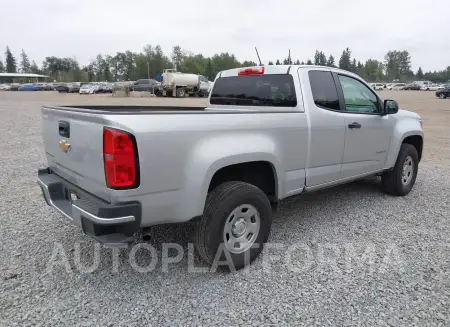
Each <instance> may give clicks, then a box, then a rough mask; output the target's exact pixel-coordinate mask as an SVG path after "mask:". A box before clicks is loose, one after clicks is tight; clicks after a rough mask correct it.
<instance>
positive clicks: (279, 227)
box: [0, 93, 450, 326]
mask: <svg viewBox="0 0 450 327" xmlns="http://www.w3.org/2000/svg"><path fill="white" fill-rule="evenodd" d="M428 94H429V93H428ZM36 97H37V98H33V96H31V95H26V96H19V95H17V94H15V95H6V93H0V133H1V134H0V135H1V142H0V154H1V155H0V162H1V165H0V172H1V173H2V176H4V177H3V179H1V180H0V190H1V193H0V194H1V195H0V198H1V209H2V210H1V212H0V240H1V242H0V325H1V326H38V325H40V326H54V325H57V326H73V325H80V326H92V325H98V326H142V325H151V326H187V325H195V326H198V325H220V326H228V325H234V326H236V325H245V326H248V325H254V326H271V325H319V326H350V325H352V326H400V325H402V326H449V325H450V279H449V271H450V242H449V240H450V221H449V212H450V200H449V193H450V191H449V190H450V168H449V166H448V161H447V160H446V158H449V146H448V144H447V143H445V142H444V141H442V139H441V140H440V141H439V142H440V143H439V144H438V145H439V147H438V145H436V144H434V143H433V144H429V147H428V149H430V148H431V149H439V151H434V150H433V152H430V150H428V151H429V157H431V158H433V161H431V160H428V159H426V158H425V160H424V162H422V164H421V166H420V172H419V176H418V179H417V184H416V186H415V187H414V189H413V191H412V192H411V193H410V194H409V195H408V196H406V197H404V198H394V197H390V196H387V195H385V194H383V193H382V192H381V191H380V188H379V186H380V185H379V184H380V182H379V180H377V179H375V178H372V179H367V180H364V181H359V182H356V183H352V184H349V185H345V186H341V187H336V188H333V189H330V190H326V191H322V192H319V193H316V194H310V195H305V196H299V197H296V198H292V199H289V200H286V201H284V202H283V204H282V206H281V208H280V210H279V212H278V213H277V215H276V217H275V220H274V224H273V228H272V234H271V237H270V241H271V242H272V244H271V246H270V247H269V248H266V249H265V251H264V253H263V256H261V257H260V258H258V260H257V261H256V262H255V263H254V264H253V265H252V266H251V268H250V269H249V270H248V271H241V272H238V273H231V274H225V273H222V272H215V273H200V272H189V271H188V256H187V252H188V247H189V246H188V244H189V243H190V242H191V241H192V239H191V232H192V226H191V225H189V224H188V225H183V226H181V225H171V226H159V227H157V228H155V229H154V230H153V231H152V236H153V237H152V240H151V241H150V243H146V244H147V245H148V246H152V247H154V248H155V249H156V251H157V257H158V258H161V256H162V254H161V252H162V245H161V244H162V243H163V242H178V243H180V244H182V246H183V249H184V252H185V255H184V257H183V259H182V260H181V261H180V262H178V263H174V264H170V265H169V267H168V272H165V271H164V269H163V267H162V266H161V264H160V260H159V262H158V263H157V264H156V266H155V269H153V270H152V271H149V272H138V271H137V270H136V269H133V266H132V265H131V264H130V262H129V258H130V257H132V258H133V257H134V256H133V252H132V251H131V250H130V249H114V250H113V249H111V248H103V247H100V248H99V251H97V253H99V256H98V262H99V265H98V268H96V269H93V271H92V272H87V271H86V270H87V269H86V267H89V266H90V265H92V263H93V262H95V256H94V253H95V242H93V241H92V240H91V239H90V238H88V237H87V236H84V235H82V233H81V232H80V230H78V229H77V228H76V227H74V226H72V225H71V224H70V223H68V222H66V221H64V220H63V218H62V217H60V215H59V214H57V213H56V212H54V211H53V210H52V209H51V208H49V207H48V206H46V205H45V203H44V201H43V199H42V198H41V195H40V190H39V188H38V187H37V185H36V183H35V180H36V171H37V169H38V168H40V167H44V166H45V160H44V154H43V148H42V141H41V137H40V117H39V115H40V112H39V104H41V103H43V102H58V103H63V102H65V101H69V102H70V101H73V99H75V98H74V97H73V98H69V97H66V98H64V99H63V98H57V99H55V98H51V96H48V95H45V96H43V95H39V96H38V95H36ZM39 97H41V98H39ZM47 97H48V98H47ZM71 99H72V100H71ZM91 99H93V98H89V100H83V101H92V100H91ZM77 101H81V100H77ZM102 101H103V100H102ZM105 101H106V100H105ZM115 101H116V100H115ZM139 101H141V100H139ZM442 103H444V102H442ZM445 105H446V106H447V107H450V100H449V101H448V104H447V103H445ZM419 109H420V108H419ZM421 114H422V113H421ZM446 119H448V111H444V109H442V117H440V116H438V115H435V114H433V115H430V116H427V117H426V119H425V118H424V120H425V121H427V120H428V121H429V122H430V126H432V125H433V124H434V125H436V126H437V127H436V129H435V130H431V129H430V131H429V132H430V134H431V137H430V138H429V139H431V140H433V139H434V138H435V136H433V135H434V134H433V133H434V131H435V132H436V133H440V131H441V129H442V128H443V126H442V124H445V123H446ZM442 122H444V123H442ZM447 128H448V125H447ZM447 131H448V129H447ZM441 135H442V138H444V139H445V134H441ZM447 135H448V134H447ZM447 140H448V137H447ZM426 146H428V145H426ZM439 152H440V153H439ZM440 158H443V159H442V160H440ZM293 246H294V247H293ZM80 248H81V251H79V250H80ZM80 252H81V254H79V253H80ZM113 253H116V254H117V253H118V255H119V260H118V261H114V260H113V259H112V258H113ZM170 255H172V256H173V255H176V253H175V252H174V251H172V252H170ZM78 258H79V260H78ZM135 258H136V262H137V264H138V265H139V267H141V268H143V267H145V266H146V265H148V264H150V263H152V262H156V261H151V256H150V255H149V254H148V252H146V251H144V250H139V251H138V252H137V253H136V256H135ZM197 260H198V259H197V258H196V259H195V265H196V267H197V269H200V268H205V266H203V265H202V264H201V263H198V262H197ZM78 261H81V264H83V265H84V266H85V268H84V269H81V268H82V267H80V264H79V263H78ZM65 262H67V265H65V264H64V263H65ZM113 262H115V263H113ZM94 268H95V267H94Z"/></svg>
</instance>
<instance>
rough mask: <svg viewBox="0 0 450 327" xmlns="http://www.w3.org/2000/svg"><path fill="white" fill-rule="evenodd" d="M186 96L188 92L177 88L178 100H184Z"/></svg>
mask: <svg viewBox="0 0 450 327" xmlns="http://www.w3.org/2000/svg"><path fill="white" fill-rule="evenodd" d="M185 96H186V90H185V89H184V88H183V87H179V88H177V98H184V97H185Z"/></svg>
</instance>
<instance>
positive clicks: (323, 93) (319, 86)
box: [308, 70, 340, 110]
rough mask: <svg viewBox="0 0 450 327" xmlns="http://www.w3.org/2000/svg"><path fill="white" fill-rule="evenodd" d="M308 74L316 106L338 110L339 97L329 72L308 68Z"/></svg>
mask: <svg viewBox="0 0 450 327" xmlns="http://www.w3.org/2000/svg"><path fill="white" fill-rule="evenodd" d="M308 75H309V82H310V84H311V90H312V94H313V98H314V103H315V104H316V106H318V107H321V108H324V109H331V110H339V109H340V108H339V97H338V93H337V90H336V85H335V84H334V80H333V75H331V72H329V71H328V72H327V71H323V70H310V71H309V73H308Z"/></svg>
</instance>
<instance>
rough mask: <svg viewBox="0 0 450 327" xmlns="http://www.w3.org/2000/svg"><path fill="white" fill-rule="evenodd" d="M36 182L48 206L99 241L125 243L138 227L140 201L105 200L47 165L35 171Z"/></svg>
mask: <svg viewBox="0 0 450 327" xmlns="http://www.w3.org/2000/svg"><path fill="white" fill-rule="evenodd" d="M37 182H38V184H39V186H40V187H41V189H42V194H43V196H44V198H45V201H46V202H47V204H48V205H49V206H51V207H53V208H55V209H56V210H57V211H58V212H59V213H61V214H62V215H63V216H64V217H65V218H67V219H68V220H70V221H71V222H72V223H73V224H75V225H77V226H79V227H81V228H82V230H83V232H84V233H85V234H87V235H89V236H91V237H93V238H94V239H96V240H97V241H99V242H101V243H124V242H128V241H130V240H132V236H133V234H134V233H135V232H136V231H137V230H139V228H140V223H141V216H142V209H141V204H140V203H139V202H129V203H121V204H111V203H108V202H106V201H103V200H101V199H99V198H97V197H96V196H94V195H92V194H90V193H88V192H86V191H84V190H82V189H80V188H79V187H77V186H75V185H74V184H72V183H70V182H68V181H66V180H65V179H63V178H61V177H60V176H58V175H56V174H54V173H53V172H52V171H51V170H50V169H49V168H46V169H40V170H39V171H38V181H37Z"/></svg>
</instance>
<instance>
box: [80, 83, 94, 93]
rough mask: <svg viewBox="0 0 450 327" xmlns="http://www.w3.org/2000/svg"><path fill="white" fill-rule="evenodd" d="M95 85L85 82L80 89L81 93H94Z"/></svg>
mask: <svg viewBox="0 0 450 327" xmlns="http://www.w3.org/2000/svg"><path fill="white" fill-rule="evenodd" d="M93 87H94V85H92V84H83V85H81V87H80V89H79V90H78V93H79V94H92V93H93V92H92V90H93Z"/></svg>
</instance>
